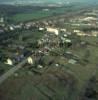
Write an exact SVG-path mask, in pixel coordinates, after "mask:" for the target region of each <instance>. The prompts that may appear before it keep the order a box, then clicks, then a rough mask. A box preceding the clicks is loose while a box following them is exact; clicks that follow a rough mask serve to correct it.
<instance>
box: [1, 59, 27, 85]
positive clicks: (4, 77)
mask: <svg viewBox="0 0 98 100" xmlns="http://www.w3.org/2000/svg"><path fill="white" fill-rule="evenodd" d="M26 62H27V59H25V60H23V61H22V62H21V63H19V64H18V65H16V66H15V67H13V68H11V69H10V70H8V71H7V72H6V73H5V74H3V75H2V76H0V84H2V83H3V82H4V81H5V80H6V79H7V78H8V77H10V76H11V75H12V74H14V73H15V72H16V71H17V70H19V69H20V68H21V67H22V66H23V65H24V64H25V63H26Z"/></svg>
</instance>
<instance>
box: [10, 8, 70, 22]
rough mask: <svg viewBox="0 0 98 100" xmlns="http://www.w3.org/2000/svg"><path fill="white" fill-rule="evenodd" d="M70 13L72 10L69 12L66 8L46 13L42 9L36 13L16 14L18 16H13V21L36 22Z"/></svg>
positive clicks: (50, 10)
mask: <svg viewBox="0 0 98 100" xmlns="http://www.w3.org/2000/svg"><path fill="white" fill-rule="evenodd" d="M71 9H72V8H71ZM68 11H71V10H70V8H69V10H68V9H67V8H66V7H61V8H55V9H49V11H44V10H42V9H41V10H39V11H35V12H29V13H21V14H16V15H14V16H12V18H11V19H12V20H13V21H14V22H25V21H29V20H36V19H41V18H44V17H49V16H55V15H59V14H63V13H66V12H68Z"/></svg>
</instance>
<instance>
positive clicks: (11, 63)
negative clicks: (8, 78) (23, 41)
mask: <svg viewBox="0 0 98 100" xmlns="http://www.w3.org/2000/svg"><path fill="white" fill-rule="evenodd" d="M5 64H8V65H13V61H12V60H11V59H10V58H8V59H7V61H6V62H5Z"/></svg>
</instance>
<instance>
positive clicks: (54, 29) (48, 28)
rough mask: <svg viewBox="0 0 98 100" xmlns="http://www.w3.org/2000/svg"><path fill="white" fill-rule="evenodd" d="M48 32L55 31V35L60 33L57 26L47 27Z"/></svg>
mask: <svg viewBox="0 0 98 100" xmlns="http://www.w3.org/2000/svg"><path fill="white" fill-rule="evenodd" d="M46 29H47V32H50V33H54V34H55V35H59V30H58V29H57V28H51V27H47V28H46Z"/></svg>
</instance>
